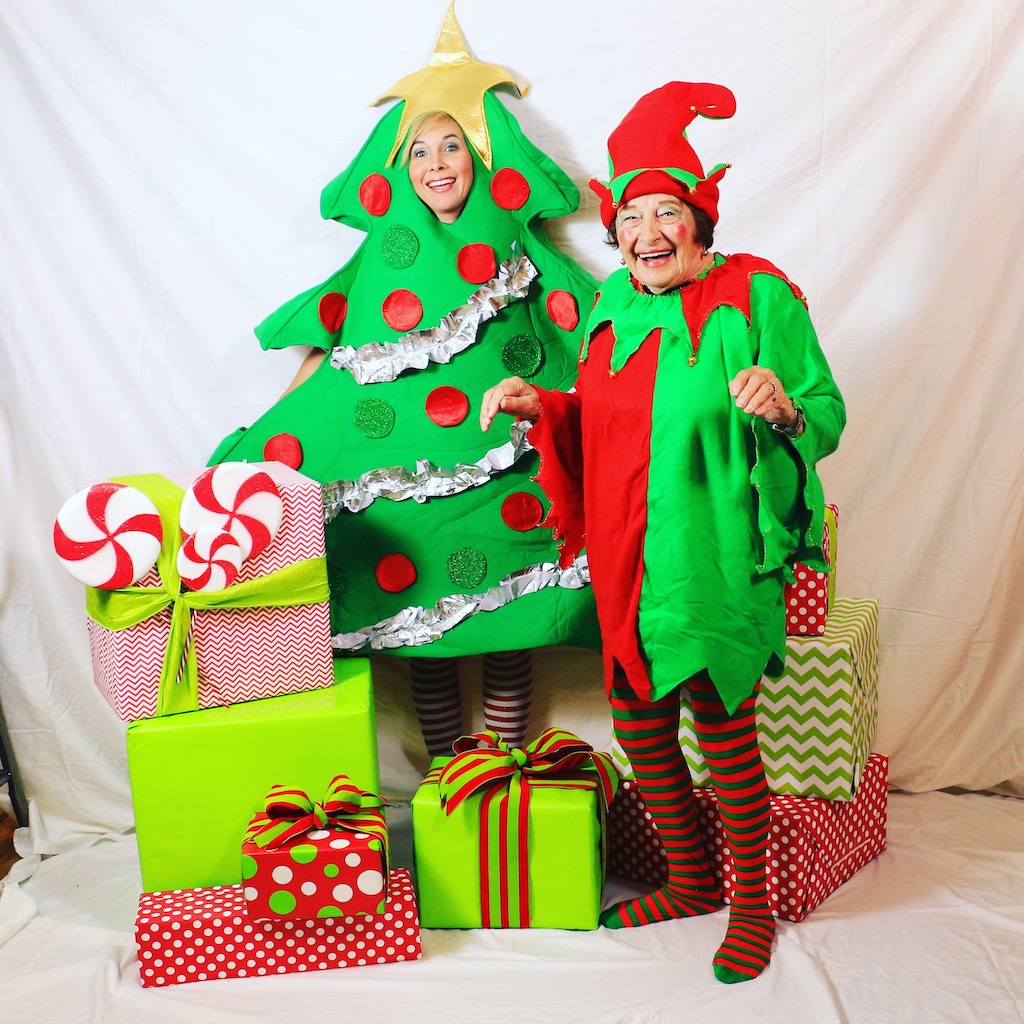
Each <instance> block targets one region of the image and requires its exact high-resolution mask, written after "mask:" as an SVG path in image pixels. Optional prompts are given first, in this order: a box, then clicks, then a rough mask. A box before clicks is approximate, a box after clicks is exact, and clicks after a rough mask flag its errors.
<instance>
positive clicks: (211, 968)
mask: <svg viewBox="0 0 1024 1024" xmlns="http://www.w3.org/2000/svg"><path fill="white" fill-rule="evenodd" d="M135 941H136V944H137V946H138V955H139V978H140V981H141V982H142V985H143V987H144V988H149V987H153V986H159V985H179V984H181V983H183V982H189V981H212V980H216V979H219V978H255V977H262V976H266V975H275V974H298V973H303V972H309V971H324V970H328V969H330V968H335V967H363V966H367V965H370V964H388V963H398V962H401V961H404V960H419V959H420V958H421V957H422V956H423V946H422V942H421V938H420V923H419V915H418V913H417V909H416V896H415V893H414V891H413V886H412V879H411V878H410V877H409V872H408V871H407V870H406V869H405V868H398V869H396V870H395V871H393V872H392V873H391V879H390V883H389V886H388V900H387V906H386V907H385V910H384V912H383V913H381V914H373V915H371V916H368V917H342V918H334V919H333V920H320V921H295V920H271V921H254V920H253V919H252V918H251V917H250V916H249V914H248V912H247V910H246V905H245V896H244V895H243V893H242V886H240V885H222V886H212V887H210V888H205V889H183V890H175V891H171V892H148V893H143V894H142V896H141V898H140V899H139V912H138V916H137V917H136V920H135Z"/></svg>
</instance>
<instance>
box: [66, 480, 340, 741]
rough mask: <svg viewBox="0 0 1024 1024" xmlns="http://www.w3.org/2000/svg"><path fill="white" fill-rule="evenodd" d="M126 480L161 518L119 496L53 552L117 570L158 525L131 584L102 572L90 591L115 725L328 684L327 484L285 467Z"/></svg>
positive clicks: (92, 630)
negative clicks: (125, 508) (129, 513)
mask: <svg viewBox="0 0 1024 1024" xmlns="http://www.w3.org/2000/svg"><path fill="white" fill-rule="evenodd" d="M105 483H106V484H107V485H108V486H109V485H110V482H109V481H107V482H105ZM117 483H118V484H120V485H123V487H124V489H125V490H128V491H131V492H134V493H135V494H137V495H139V496H140V497H144V498H145V499H147V501H148V502H149V503H150V504H151V506H152V508H153V513H152V516H150V517H148V518H147V517H140V516H137V515H136V516H134V517H132V518H129V519H127V520H123V519H122V516H121V514H120V511H119V506H118V505H117V504H116V503H115V502H114V501H111V502H109V503H107V505H106V506H105V508H104V510H103V512H101V511H100V506H99V505H98V504H97V503H96V502H95V501H92V502H91V503H88V502H87V507H90V508H91V509H92V511H93V513H94V515H93V516H92V517H91V521H87V519H84V518H83V517H82V516H78V517H77V518H76V520H75V524H74V527H73V529H74V530H77V534H76V535H75V536H73V537H71V538H68V536H67V533H66V531H64V532H63V534H62V536H61V537H60V538H58V537H57V535H56V533H55V544H56V545H57V550H58V555H60V554H61V551H63V552H64V553H65V554H81V553H85V552H91V553H92V555H94V556H95V558H93V559H92V561H95V562H97V566H96V567H97V568H98V569H102V565H103V564H106V562H107V561H110V562H111V564H117V565H122V564H123V563H124V558H123V557H120V553H121V552H122V550H127V551H129V552H131V553H134V552H136V551H137V550H139V544H138V540H139V537H140V535H141V536H142V537H143V538H144V539H146V538H148V537H149V536H150V535H151V534H152V532H153V531H147V530H146V528H145V527H146V523H147V522H149V521H155V522H157V524H158V533H159V541H158V543H157V544H156V548H155V550H154V551H153V557H152V559H149V560H148V564H134V563H133V564H134V570H133V571H132V572H131V573H129V574H128V576H127V577H126V576H125V575H124V574H122V573H113V574H110V575H108V576H107V578H106V579H99V578H98V576H97V575H95V574H94V575H93V576H92V577H91V579H90V581H89V582H90V585H89V586H88V587H87V590H86V612H87V615H88V617H87V620H86V624H87V627H88V630H89V642H90V648H91V651H92V663H93V676H94V679H95V682H96V685H97V686H98V687H99V690H100V692H101V693H102V694H103V695H104V697H105V698H106V700H107V702H108V703H109V704H110V706H111V707H112V708H113V709H114V712H115V714H116V715H117V717H118V718H120V719H122V720H124V721H136V720H138V719H142V718H154V717H158V716H162V715H170V714H176V713H178V712H184V711H195V710H197V709H199V708H212V707H219V706H226V705H230V704H237V703H240V702H243V701H251V700H256V699H258V698H262V697H271V696H276V695H279V694H286V693H297V692H300V691H304V690H313V689H317V688H320V687H327V686H330V685H331V683H332V681H333V675H332V667H331V666H332V656H331V641H330V637H331V628H330V611H329V597H330V595H329V591H328V584H327V566H326V556H325V545H324V525H323V494H322V490H321V486H320V484H319V483H317V482H316V481H315V480H311V479H309V478H308V477H306V476H304V475H302V474H301V473H297V472H296V471H295V470H293V469H291V468H289V467H288V466H286V465H284V464H283V463H281V462H265V463H242V462H229V463H223V464H222V465H219V466H215V467H212V468H211V469H207V470H202V471H200V470H185V471H180V472H170V473H167V474H166V475H161V474H157V473H151V474H146V475H140V476H131V477H124V478H122V479H121V480H119V481H117ZM99 486H102V485H95V484H94V485H92V486H90V487H87V488H86V489H85V490H86V492H87V493H88V492H91V491H93V490H95V489H96V488H97V487H99ZM79 493H81V492H79ZM118 495H119V496H120V492H118ZM104 513H109V516H108V515H106V514H104ZM110 517H112V518H111V519H110V521H108V518H110ZM59 518H60V517H58V520H59ZM98 575H99V576H102V575H104V573H102V572H99V574H98Z"/></svg>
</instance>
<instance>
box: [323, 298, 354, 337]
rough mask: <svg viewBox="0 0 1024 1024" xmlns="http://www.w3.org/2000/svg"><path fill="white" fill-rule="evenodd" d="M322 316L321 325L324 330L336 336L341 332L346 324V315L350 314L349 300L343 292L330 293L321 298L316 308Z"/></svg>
mask: <svg viewBox="0 0 1024 1024" xmlns="http://www.w3.org/2000/svg"><path fill="white" fill-rule="evenodd" d="M316 310H317V313H318V314H319V316H320V323H322V324H323V325H324V330H325V331H328V332H329V333H330V334H334V333H335V332H337V331H340V330H341V325H342V324H343V323H344V322H345V314H346V313H348V299H346V298H345V296H344V295H342V294H341V292H328V293H327V294H326V295H322V296H321V297H320V303H319V305H318V306H317V308H316Z"/></svg>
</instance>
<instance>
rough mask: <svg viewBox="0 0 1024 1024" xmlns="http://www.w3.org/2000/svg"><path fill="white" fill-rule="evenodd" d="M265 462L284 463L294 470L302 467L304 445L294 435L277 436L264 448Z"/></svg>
mask: <svg viewBox="0 0 1024 1024" xmlns="http://www.w3.org/2000/svg"><path fill="white" fill-rule="evenodd" d="M263 461H264V462H283V463H284V464H285V465H286V466H290V467H291V468H292V469H298V468H299V466H301V465H302V445H301V444H300V443H299V439H298V438H297V437H296V436H295V435H294V434H275V435H274V436H273V437H272V438H270V439H269V440H268V441H267V443H266V444H265V445H264V446H263Z"/></svg>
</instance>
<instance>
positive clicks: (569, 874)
mask: <svg viewBox="0 0 1024 1024" xmlns="http://www.w3.org/2000/svg"><path fill="white" fill-rule="evenodd" d="M455 752H456V753H455V757H453V758H448V759H442V758H437V759H435V761H434V765H433V767H432V768H431V771H430V772H429V773H428V775H427V777H426V778H425V779H424V781H423V784H422V785H421V786H420V788H419V789H418V790H417V791H416V795H415V796H414V797H413V801H412V820H413V842H414V846H415V853H416V879H417V885H418V888H419V894H420V911H421V914H422V919H423V927H424V928H571V929H580V930H584V929H591V928H596V927H597V925H598V914H599V913H600V910H601V889H602V886H603V884H604V869H605V859H604V815H605V808H606V805H607V803H608V802H609V801H610V800H611V798H612V796H613V795H614V793H615V788H616V786H617V783H618V780H617V777H616V775H615V771H614V769H613V768H612V765H611V758H610V757H609V755H608V754H604V753H600V752H597V751H595V750H594V749H593V748H592V747H590V746H589V745H588V744H586V743H584V742H583V740H581V739H580V738H579V737H578V736H574V735H573V734H572V733H569V732H566V731H565V730H562V729H546V730H545V731H544V732H543V733H541V735H540V736H538V737H537V739H536V740H534V741H533V742H532V743H529V744H527V746H526V747H524V748H523V749H519V748H509V747H508V746H507V745H506V744H505V743H504V742H503V741H502V740H501V739H499V737H498V735H497V733H494V732H481V733H475V734H473V735H471V736H463V737H461V738H460V739H459V740H458V741H457V742H456V744H455Z"/></svg>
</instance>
